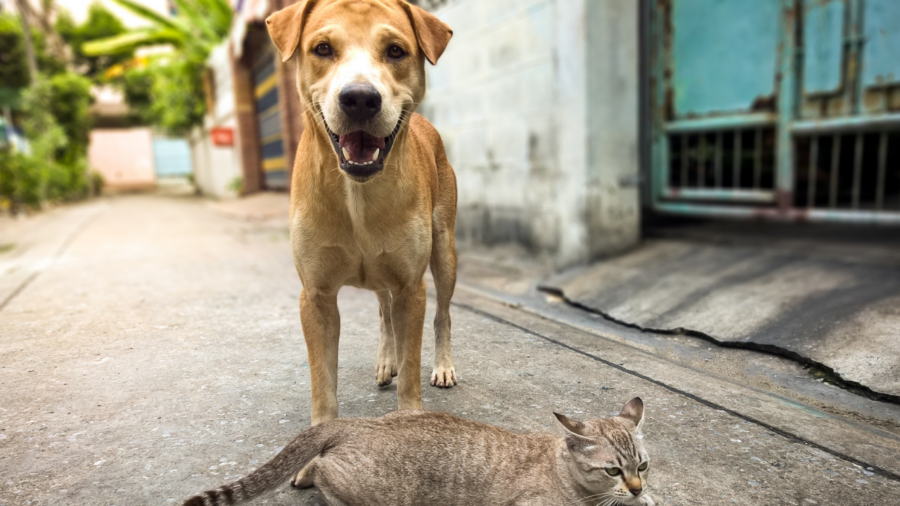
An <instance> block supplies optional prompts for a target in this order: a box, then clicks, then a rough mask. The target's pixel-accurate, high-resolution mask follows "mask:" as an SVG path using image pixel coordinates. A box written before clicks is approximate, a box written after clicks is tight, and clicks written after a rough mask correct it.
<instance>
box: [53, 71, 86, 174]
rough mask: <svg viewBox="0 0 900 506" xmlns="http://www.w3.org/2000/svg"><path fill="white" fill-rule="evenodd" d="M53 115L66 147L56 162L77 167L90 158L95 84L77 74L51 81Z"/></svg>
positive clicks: (60, 76)
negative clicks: (78, 161)
mask: <svg viewBox="0 0 900 506" xmlns="http://www.w3.org/2000/svg"><path fill="white" fill-rule="evenodd" d="M49 84H50V97H49V103H48V104H47V105H48V106H49V110H50V113H51V114H52V115H53V117H54V118H55V119H56V122H57V123H58V124H59V126H60V127H61V128H62V130H63V133H64V134H65V137H66V140H67V142H66V144H65V146H64V147H63V148H62V149H60V150H58V151H57V153H56V155H57V156H56V158H57V159H58V160H60V161H61V162H63V163H69V164H71V163H75V161H76V160H78V159H80V158H84V157H85V156H87V147H88V142H89V140H90V139H89V134H90V130H91V126H92V121H91V117H90V111H89V108H90V106H91V102H92V100H93V98H92V97H91V81H90V79H88V78H86V77H82V76H80V75H78V74H75V73H74V72H66V73H62V74H57V75H55V76H53V77H51V78H50V80H49Z"/></svg>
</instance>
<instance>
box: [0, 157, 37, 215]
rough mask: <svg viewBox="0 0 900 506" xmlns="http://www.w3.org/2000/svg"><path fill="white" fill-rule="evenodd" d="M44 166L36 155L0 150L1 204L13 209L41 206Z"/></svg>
mask: <svg viewBox="0 0 900 506" xmlns="http://www.w3.org/2000/svg"><path fill="white" fill-rule="evenodd" d="M44 168H45V165H43V164H41V163H40V161H38V160H37V159H36V158H34V157H30V156H25V155H23V154H21V153H10V152H8V151H0V201H5V202H0V204H4V203H5V204H6V206H11V207H12V209H13V210H16V209H19V208H21V207H26V206H27V207H38V206H40V204H41V200H42V199H41V187H42V186H43V185H42V182H41V180H42V179H43V173H44ZM6 206H4V207H6Z"/></svg>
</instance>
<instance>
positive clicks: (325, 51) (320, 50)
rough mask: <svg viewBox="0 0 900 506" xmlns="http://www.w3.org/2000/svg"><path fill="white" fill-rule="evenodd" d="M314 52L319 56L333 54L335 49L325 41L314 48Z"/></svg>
mask: <svg viewBox="0 0 900 506" xmlns="http://www.w3.org/2000/svg"><path fill="white" fill-rule="evenodd" d="M313 52H314V53H316V54H317V55H319V56H331V55H332V54H334V50H333V49H331V46H330V45H328V44H325V43H324V42H323V43H321V44H319V45H318V46H316V48H315V49H313Z"/></svg>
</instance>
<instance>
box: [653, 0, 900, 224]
mask: <svg viewBox="0 0 900 506" xmlns="http://www.w3.org/2000/svg"><path fill="white" fill-rule="evenodd" d="M651 9H652V10H651V19H650V31H649V36H650V40H649V44H650V49H651V50H650V66H651V67H650V68H651V72H650V82H649V89H650V92H651V99H650V104H651V107H650V115H651V118H650V119H651V125H650V136H651V142H652V148H653V149H652V158H651V169H652V170H651V173H652V183H653V189H652V194H653V199H652V205H653V207H654V208H655V209H656V210H658V211H661V212H666V213H677V214H689V215H706V216H722V217H744V218H747V217H762V218H774V219H787V220H820V221H852V222H863V221H865V222H878V223H894V224H900V57H898V56H897V55H900V1H898V0H753V1H747V0H660V1H657V2H653V7H652V8H651Z"/></svg>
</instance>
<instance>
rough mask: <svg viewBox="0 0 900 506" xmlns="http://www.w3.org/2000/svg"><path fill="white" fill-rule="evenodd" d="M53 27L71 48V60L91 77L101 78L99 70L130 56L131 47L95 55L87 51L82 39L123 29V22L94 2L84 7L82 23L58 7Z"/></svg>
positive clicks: (89, 38)
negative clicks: (88, 53)
mask: <svg viewBox="0 0 900 506" xmlns="http://www.w3.org/2000/svg"><path fill="white" fill-rule="evenodd" d="M54 28H55V30H56V32H57V33H59V35H60V37H62V39H63V40H64V41H65V42H66V44H68V45H69V47H70V48H71V49H72V62H73V63H74V65H75V67H76V68H77V69H78V71H79V73H81V74H83V75H86V76H88V77H90V78H92V79H96V80H103V73H104V72H105V71H106V70H107V69H109V68H110V67H113V66H115V65H119V64H122V63H124V62H126V61H128V60H130V59H131V58H132V57H133V56H134V51H133V50H125V51H122V52H118V53H115V54H104V55H99V56H92V55H87V54H85V52H84V48H83V46H84V43H85V42H87V41H92V40H96V39H103V38H109V37H114V36H117V35H121V34H123V33H125V32H126V31H127V29H126V28H125V25H123V24H122V22H121V21H120V20H119V18H117V17H116V16H115V14H113V13H112V12H110V11H109V10H108V9H107V8H106V7H104V6H103V5H102V4H100V3H99V2H94V3H92V4H91V6H90V8H89V9H88V16H87V19H85V21H84V23H82V24H81V25H76V24H75V21H74V20H73V19H72V16H71V15H70V14H69V13H68V12H67V11H60V13H59V14H58V15H57V18H56V23H55V25H54Z"/></svg>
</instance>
